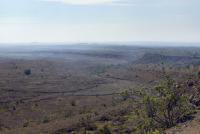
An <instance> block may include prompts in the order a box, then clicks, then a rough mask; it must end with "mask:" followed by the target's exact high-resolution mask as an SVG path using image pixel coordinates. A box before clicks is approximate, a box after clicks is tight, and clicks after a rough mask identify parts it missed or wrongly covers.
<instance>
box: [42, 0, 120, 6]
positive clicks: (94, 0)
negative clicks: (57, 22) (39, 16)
mask: <svg viewBox="0 0 200 134" xmlns="http://www.w3.org/2000/svg"><path fill="white" fill-rule="evenodd" d="M43 1H50V2H61V3H65V4H71V5H96V4H111V3H114V2H117V0H43Z"/></svg>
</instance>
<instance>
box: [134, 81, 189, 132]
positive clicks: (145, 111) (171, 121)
mask: <svg viewBox="0 0 200 134" xmlns="http://www.w3.org/2000/svg"><path fill="white" fill-rule="evenodd" d="M135 93H136V92H135ZM138 93H139V94H137V95H136V94H135V96H137V97H138V98H140V101H137V103H134V104H137V106H136V107H135V110H134V112H133V113H132V118H133V119H134V120H135V122H136V126H135V133H140V134H143V133H144V134H146V133H151V132H154V131H156V130H158V129H159V130H163V129H166V128H170V127H173V126H175V125H176V124H177V123H179V122H181V121H183V120H184V121H185V118H186V116H188V115H189V113H190V112H191V110H190V107H189V103H188V98H187V96H186V95H185V91H184V89H182V88H181V87H180V86H178V85H177V84H176V83H175V81H173V80H172V79H170V78H169V77H166V79H165V80H164V81H161V82H160V83H159V84H158V85H157V86H155V88H153V89H151V90H150V89H149V90H148V93H147V92H142V93H141V92H138ZM133 100H134V99H133ZM183 118H184V119H183Z"/></svg>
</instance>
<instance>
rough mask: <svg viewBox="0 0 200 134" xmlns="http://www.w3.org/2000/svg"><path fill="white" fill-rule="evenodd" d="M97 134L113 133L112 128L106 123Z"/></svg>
mask: <svg viewBox="0 0 200 134" xmlns="http://www.w3.org/2000/svg"><path fill="white" fill-rule="evenodd" d="M97 134H111V130H110V129H109V128H108V126H107V125H105V126H104V127H103V128H102V129H100V130H98V132H97Z"/></svg>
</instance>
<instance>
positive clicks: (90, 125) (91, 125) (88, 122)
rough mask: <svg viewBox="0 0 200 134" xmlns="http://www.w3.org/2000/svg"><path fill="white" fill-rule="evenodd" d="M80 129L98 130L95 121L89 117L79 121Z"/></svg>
mask: <svg viewBox="0 0 200 134" xmlns="http://www.w3.org/2000/svg"><path fill="white" fill-rule="evenodd" d="M78 126H79V127H81V128H85V129H86V130H96V129H97V126H96V125H95V122H94V120H92V117H91V116H89V115H87V116H86V117H84V118H81V119H80V120H79V125H78Z"/></svg>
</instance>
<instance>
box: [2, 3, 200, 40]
mask: <svg viewBox="0 0 200 134" xmlns="http://www.w3.org/2000/svg"><path fill="white" fill-rule="evenodd" d="M199 7H200V1H199V0H0V42H113V41H114V42H131V41H163V42H165V41H167V42H200V8H199Z"/></svg>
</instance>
